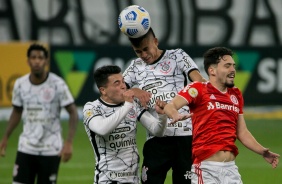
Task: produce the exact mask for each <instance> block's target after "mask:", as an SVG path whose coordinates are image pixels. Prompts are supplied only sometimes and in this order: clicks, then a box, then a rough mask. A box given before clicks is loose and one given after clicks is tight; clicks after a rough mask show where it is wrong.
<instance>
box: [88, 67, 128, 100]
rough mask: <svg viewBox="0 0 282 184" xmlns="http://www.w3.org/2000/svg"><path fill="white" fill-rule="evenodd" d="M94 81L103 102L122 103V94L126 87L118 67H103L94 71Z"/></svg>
mask: <svg viewBox="0 0 282 184" xmlns="http://www.w3.org/2000/svg"><path fill="white" fill-rule="evenodd" d="M94 81H95V83H96V85H97V87H98V89H99V91H100V94H101V97H102V99H103V100H105V101H106V102H108V103H113V104H119V103H122V102H124V99H123V93H124V92H125V91H126V85H125V82H124V79H123V76H122V74H121V69H120V67H118V66H116V65H105V66H102V67H100V68H98V69H96V70H95V71H94Z"/></svg>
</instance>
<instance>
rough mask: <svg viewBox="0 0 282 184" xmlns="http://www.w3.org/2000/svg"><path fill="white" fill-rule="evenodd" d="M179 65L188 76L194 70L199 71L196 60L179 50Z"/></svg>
mask: <svg viewBox="0 0 282 184" xmlns="http://www.w3.org/2000/svg"><path fill="white" fill-rule="evenodd" d="M177 65H178V67H179V68H180V69H182V70H183V72H185V73H186V74H187V75H188V76H189V73H190V72H192V71H193V70H198V66H197V65H196V63H195V62H194V60H193V59H192V58H191V57H190V56H189V55H188V54H187V53H186V52H185V51H184V50H182V49H179V51H178V54H177Z"/></svg>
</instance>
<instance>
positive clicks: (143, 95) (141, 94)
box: [132, 88, 152, 109]
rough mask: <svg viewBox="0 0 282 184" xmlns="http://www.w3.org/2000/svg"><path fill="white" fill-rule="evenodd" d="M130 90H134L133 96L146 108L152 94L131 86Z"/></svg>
mask: <svg viewBox="0 0 282 184" xmlns="http://www.w3.org/2000/svg"><path fill="white" fill-rule="evenodd" d="M132 90H133V91H134V96H135V97H136V98H138V99H139V101H140V103H141V105H142V106H143V107H144V108H145V109H147V108H148V103H149V101H150V99H151V96H152V94H151V93H150V92H147V91H144V90H142V89H139V88H132Z"/></svg>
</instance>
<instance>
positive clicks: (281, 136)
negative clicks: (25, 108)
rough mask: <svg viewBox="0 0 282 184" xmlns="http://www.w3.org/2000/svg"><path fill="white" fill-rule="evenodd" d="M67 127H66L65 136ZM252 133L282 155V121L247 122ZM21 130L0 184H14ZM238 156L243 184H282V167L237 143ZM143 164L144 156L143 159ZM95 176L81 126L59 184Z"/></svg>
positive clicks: (1, 168)
mask: <svg viewBox="0 0 282 184" xmlns="http://www.w3.org/2000/svg"><path fill="white" fill-rule="evenodd" d="M66 125H67V123H65V122H64V123H63V127H64V134H65V132H66V130H67V126H66ZM247 125H248V128H249V130H250V131H251V132H252V133H253V135H254V136H255V137H256V138H257V140H258V141H259V142H260V143H261V144H262V145H264V146H266V147H269V148H270V149H271V150H272V151H274V152H277V153H279V154H280V155H281V154H282V143H281V142H282V141H281V140H282V133H281V131H282V121H281V120H247ZM5 128H6V123H4V122H0V137H2V135H3V132H4V129H5ZM21 128H22V127H21V126H19V127H18V128H17V129H16V130H15V132H14V133H13V134H12V136H11V138H10V139H9V145H8V149H7V152H6V157H4V158H0V184H9V183H11V177H12V170H13V163H14V160H15V154H16V148H17V139H18V135H19V134H20V131H21ZM144 141H145V130H144V128H143V127H142V126H139V129H138V138H137V144H138V148H139V152H140V153H142V145H143V143H144ZM237 145H238V147H239V151H240V153H239V155H238V157H237V159H236V164H237V165H238V167H239V172H240V174H241V175H242V179H243V182H244V184H266V183H271V184H281V183H282V166H281V165H279V166H278V168H276V169H272V168H271V166H270V165H269V164H267V163H266V162H265V161H264V159H263V158H262V157H261V156H259V155H257V154H255V153H253V152H251V151H250V150H248V149H246V148H245V147H243V146H242V145H241V144H240V143H237ZM141 162H142V155H141ZM93 175H94V153H93V150H92V147H91V146H90V142H89V140H88V137H87V135H86V133H85V131H84V127H83V125H82V123H81V122H80V124H79V126H78V129H77V133H76V137H75V141H74V152H73V157H72V159H71V160H70V161H69V162H68V163H62V164H61V166H60V171H59V178H58V183H59V184H77V183H80V184H89V183H93ZM165 183H166V184H171V183H172V182H171V172H169V173H168V175H167V179H166V182H165Z"/></svg>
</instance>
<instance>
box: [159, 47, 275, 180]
mask: <svg viewBox="0 0 282 184" xmlns="http://www.w3.org/2000/svg"><path fill="white" fill-rule="evenodd" d="M232 55H233V52H232V51H231V50H230V49H228V48H225V47H215V48H211V49H209V50H208V51H207V52H206V53H205V54H204V67H205V71H206V72H207V74H208V76H209V82H194V83H191V84H189V85H187V86H186V87H185V88H184V89H183V90H181V91H180V92H179V94H178V95H177V96H176V97H175V98H174V99H173V100H172V101H171V102H170V103H168V104H167V105H166V106H165V108H164V110H165V113H166V114H167V115H168V116H169V117H171V118H172V123H175V122H177V121H178V120H179V119H183V118H185V116H186V115H184V114H180V113H179V112H178V111H177V109H179V108H181V107H182V106H186V105H188V106H189V107H190V112H191V113H193V116H192V125H193V150H192V155H193V166H192V176H191V177H192V183H194V184H198V183H203V184H204V183H222V184H223V183H224V184H228V183H234V184H235V183H238V184H239V183H242V181H241V176H240V174H239V172H238V168H237V166H236V165H235V158H236V156H237V154H238V148H237V147H236V145H235V141H236V138H238V139H239V140H240V141H241V142H242V144H243V145H244V146H246V147H247V148H248V149H250V150H252V151H254V152H255V153H257V154H260V155H262V157H263V158H264V159H265V160H266V161H267V162H268V163H270V164H271V165H272V167H273V168H275V167H276V166H277V164H278V162H279V157H280V156H279V155H278V154H276V153H273V152H271V151H269V149H268V148H265V147H263V146H262V145H260V144H259V143H258V142H257V141H256V139H255V138H254V137H253V136H252V134H251V133H250V132H249V130H248V129H247V126H246V123H245V120H244V116H243V105H244V101H243V96H242V93H241V92H240V90H239V89H238V88H236V87H234V78H235V75H236V70H235V62H234V60H233V58H232Z"/></svg>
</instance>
